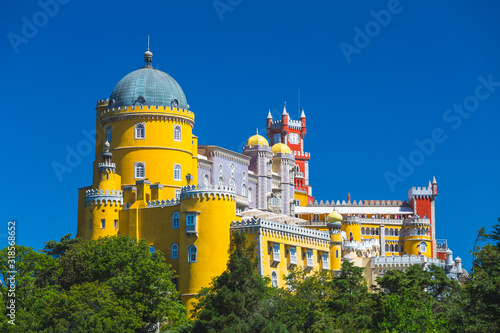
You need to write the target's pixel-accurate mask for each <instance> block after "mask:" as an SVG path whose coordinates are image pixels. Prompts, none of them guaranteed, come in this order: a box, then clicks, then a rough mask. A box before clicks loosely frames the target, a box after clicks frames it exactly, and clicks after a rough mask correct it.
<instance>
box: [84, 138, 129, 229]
mask: <svg viewBox="0 0 500 333" xmlns="http://www.w3.org/2000/svg"><path fill="white" fill-rule="evenodd" d="M109 146H110V145H109V142H106V143H105V144H104V147H105V151H104V152H103V153H102V154H101V156H102V162H101V163H99V164H98V181H97V183H96V184H94V189H89V190H87V191H86V193H85V203H84V206H85V221H80V223H83V224H84V225H79V228H78V232H79V236H83V237H84V238H85V239H96V238H99V237H103V236H110V235H116V234H117V233H118V230H119V212H120V210H121V207H122V205H123V192H122V191H121V189H120V188H121V177H120V176H119V175H118V174H116V166H115V163H112V162H111V159H112V157H113V154H112V153H111V152H110V151H109Z"/></svg>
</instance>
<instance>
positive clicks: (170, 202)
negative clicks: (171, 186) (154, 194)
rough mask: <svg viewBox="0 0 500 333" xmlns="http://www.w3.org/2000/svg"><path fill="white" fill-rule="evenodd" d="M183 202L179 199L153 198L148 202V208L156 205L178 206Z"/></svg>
mask: <svg viewBox="0 0 500 333" xmlns="http://www.w3.org/2000/svg"><path fill="white" fill-rule="evenodd" d="M180 203H181V202H180V201H179V200H174V199H172V200H151V201H148V202H147V206H146V207H148V208H154V207H171V206H176V205H178V204H180Z"/></svg>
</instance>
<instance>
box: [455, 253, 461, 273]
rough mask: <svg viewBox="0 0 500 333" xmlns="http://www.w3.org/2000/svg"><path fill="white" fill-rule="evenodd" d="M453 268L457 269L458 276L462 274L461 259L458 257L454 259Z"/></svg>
mask: <svg viewBox="0 0 500 333" xmlns="http://www.w3.org/2000/svg"><path fill="white" fill-rule="evenodd" d="M455 266H456V267H457V273H458V274H460V273H462V258H460V257H456V258H455Z"/></svg>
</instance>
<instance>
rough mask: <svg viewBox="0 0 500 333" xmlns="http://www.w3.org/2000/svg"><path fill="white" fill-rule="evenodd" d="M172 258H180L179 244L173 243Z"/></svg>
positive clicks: (171, 248)
mask: <svg viewBox="0 0 500 333" xmlns="http://www.w3.org/2000/svg"><path fill="white" fill-rule="evenodd" d="M170 258H171V259H177V258H179V245H177V244H175V243H174V244H172V246H170Z"/></svg>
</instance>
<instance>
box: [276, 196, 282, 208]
mask: <svg viewBox="0 0 500 333" xmlns="http://www.w3.org/2000/svg"><path fill="white" fill-rule="evenodd" d="M277 206H278V207H281V197H278V203H277Z"/></svg>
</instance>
